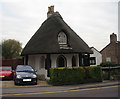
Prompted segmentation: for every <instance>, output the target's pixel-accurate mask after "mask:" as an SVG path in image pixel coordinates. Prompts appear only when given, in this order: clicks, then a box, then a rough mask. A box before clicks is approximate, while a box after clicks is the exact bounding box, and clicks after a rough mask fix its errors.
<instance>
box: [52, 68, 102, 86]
mask: <svg viewBox="0 0 120 99" xmlns="http://www.w3.org/2000/svg"><path fill="white" fill-rule="evenodd" d="M98 81H102V70H101V68H100V67H99V66H94V67H84V68H83V67H62V68H51V69H50V83H51V84H52V85H67V84H80V83H87V82H98Z"/></svg>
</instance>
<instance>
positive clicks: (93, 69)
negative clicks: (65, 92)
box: [85, 66, 102, 83]
mask: <svg viewBox="0 0 120 99" xmlns="http://www.w3.org/2000/svg"><path fill="white" fill-rule="evenodd" d="M85 70H86V77H85V79H86V80H85V82H86V83H88V82H101V81H102V70H101V68H100V67H99V66H90V67H85Z"/></svg>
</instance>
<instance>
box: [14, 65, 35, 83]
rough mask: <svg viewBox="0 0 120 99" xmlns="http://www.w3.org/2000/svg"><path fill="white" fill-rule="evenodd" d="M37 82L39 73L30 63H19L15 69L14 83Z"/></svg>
mask: <svg viewBox="0 0 120 99" xmlns="http://www.w3.org/2000/svg"><path fill="white" fill-rule="evenodd" d="M29 83H31V84H36V85H37V75H36V71H35V70H34V69H33V68H32V67H31V66H28V65H18V66H17V67H16V70H15V71H14V84H15V85H19V84H29Z"/></svg>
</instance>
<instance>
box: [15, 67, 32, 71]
mask: <svg viewBox="0 0 120 99" xmlns="http://www.w3.org/2000/svg"><path fill="white" fill-rule="evenodd" d="M33 71H34V70H33V68H32V67H30V66H18V67H17V69H16V72H33Z"/></svg>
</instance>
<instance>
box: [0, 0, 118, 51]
mask: <svg viewBox="0 0 120 99" xmlns="http://www.w3.org/2000/svg"><path fill="white" fill-rule="evenodd" d="M87 1H88V0H76V1H74V0H57V1H48V0H44V1H41V0H35V1H33V0H1V5H2V7H1V8H0V11H2V13H1V14H0V19H1V22H2V38H3V39H9V38H11V39H12V38H13V39H17V40H19V41H20V42H22V44H23V47H24V46H25V44H26V43H27V42H28V40H29V39H30V38H31V37H32V35H33V34H34V33H35V32H36V31H37V29H38V28H39V27H40V25H41V24H42V23H43V21H44V20H46V18H47V10H48V8H47V7H48V6H50V5H55V11H59V12H60V14H61V15H62V17H63V19H64V20H65V22H66V23H67V24H68V25H69V26H70V27H71V28H72V29H73V30H74V31H75V32H76V33H77V34H78V35H79V36H80V37H81V38H82V39H83V40H85V42H86V43H87V44H88V45H89V46H94V47H96V48H97V49H98V50H100V49H101V48H103V47H104V46H105V45H106V44H108V43H109V35H110V34H111V33H112V32H115V33H117V22H118V20H117V18H118V14H117V2H118V0H106V2H104V1H103V0H89V2H87Z"/></svg>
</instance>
